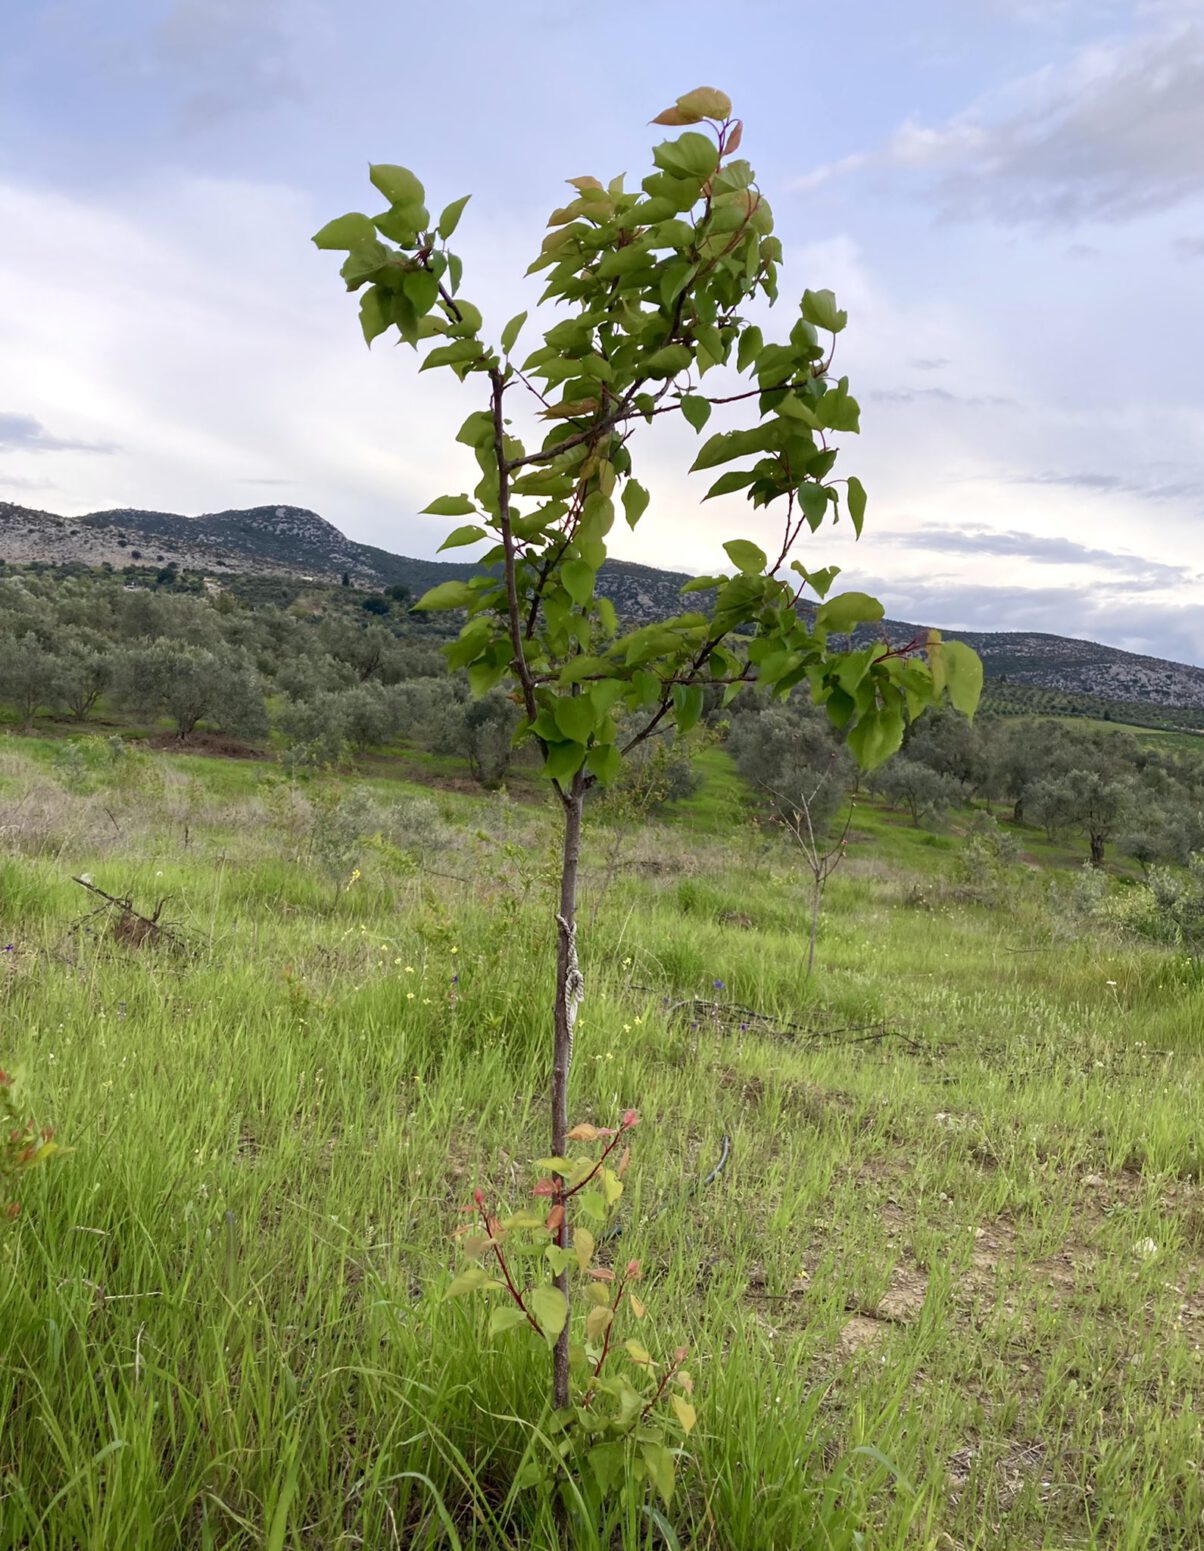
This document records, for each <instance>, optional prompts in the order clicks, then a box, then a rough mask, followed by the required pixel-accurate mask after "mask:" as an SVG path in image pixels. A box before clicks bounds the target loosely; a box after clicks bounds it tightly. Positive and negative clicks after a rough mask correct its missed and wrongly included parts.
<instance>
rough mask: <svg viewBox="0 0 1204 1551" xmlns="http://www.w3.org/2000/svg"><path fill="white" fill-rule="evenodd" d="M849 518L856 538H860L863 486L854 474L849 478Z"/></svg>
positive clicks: (863, 507) (862, 514) (863, 503)
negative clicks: (851, 520)
mask: <svg viewBox="0 0 1204 1551" xmlns="http://www.w3.org/2000/svg"><path fill="white" fill-rule="evenodd" d="M848 502H849V516H850V517H851V518H852V519H853V528H854V531H855V532H856V534H857V537H858V538H860V537H861V524H862V523H863V522H864V521H865V486H864V485H863V484H862V483H861V481H860V480H859V479H858V478H857V476H856V475H855V474H851V475H850V476H849V493H848Z"/></svg>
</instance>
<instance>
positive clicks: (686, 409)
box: [681, 394, 711, 431]
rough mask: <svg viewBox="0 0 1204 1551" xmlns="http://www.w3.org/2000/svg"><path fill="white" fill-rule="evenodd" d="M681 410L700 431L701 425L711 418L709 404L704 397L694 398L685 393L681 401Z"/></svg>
mask: <svg viewBox="0 0 1204 1551" xmlns="http://www.w3.org/2000/svg"><path fill="white" fill-rule="evenodd" d="M681 412H682V414H683V415H684V416H685V417H686V419H687V420H688V421H689V422H690V424H691V425H692V426H693V427H694V429H695V430H696V431H701V430H702V428H703V426H704V425H706V423H707V421H708V420H709V419H710V418H711V406H710V404H709V403H708V401H707V400H706V399H700V398H696V397H694V396H693V395H690V394H687V396H686V397H685V398H683V399H682V401H681Z"/></svg>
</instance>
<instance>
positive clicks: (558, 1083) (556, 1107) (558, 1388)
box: [552, 774, 585, 1410]
mask: <svg viewBox="0 0 1204 1551" xmlns="http://www.w3.org/2000/svg"><path fill="white" fill-rule="evenodd" d="M584 806H585V782H584V779H583V778H582V776H581V775H580V774H578V775H577V776H575V777H574V779H573V784H572V786H571V787H570V788H569V790H568V792H567V794H566V796H565V802H564V849H563V851H562V853H561V864H560V909H559V910H558V912H557V914H556V926H557V944H556V1006H555V1010H554V1014H553V1029H554V1042H553V1047H552V1153H553V1155H554V1156H555V1157H561V1156H562V1155H563V1153H564V1150H565V1146H566V1145H567V1144H566V1140H565V1138H566V1133H567V1132H568V1128H569V1070H570V1068H571V1066H572V1062H573V1025H574V1024H575V1023H576V1021H577V1007H578V1004H579V1003H580V1001H581V997H582V994H583V985H582V980H581V970H580V968H579V967H578V964H577V870H578V864H579V861H580V858H581V816H582V810H583V808H584ZM557 1240H558V1242H559V1244H560V1245H561V1247H562V1248H567V1247H568V1242H569V1225H568V1217H567V1214H566V1216H565V1220H564V1221H563V1222H562V1223H561V1224H560V1228H559V1230H558V1233H557ZM556 1285H557V1287H559V1288H560V1290H561V1292H562V1293H563V1294H564V1296H565V1300H566V1302H567V1300H568V1296H569V1279H568V1272H567V1271H562V1272H561V1273H560V1275H559V1276H558V1277H557V1278H556ZM568 1403H569V1327H568V1325H567V1324H566V1325H565V1327H564V1329H563V1330H562V1331H561V1332H560V1335H559V1337H558V1339H557V1341H556V1348H555V1351H554V1352H553V1354H552V1404H553V1405H554V1406H555V1407H556V1408H557V1409H558V1410H559V1409H561V1408H562V1407H564V1406H567V1405H568Z"/></svg>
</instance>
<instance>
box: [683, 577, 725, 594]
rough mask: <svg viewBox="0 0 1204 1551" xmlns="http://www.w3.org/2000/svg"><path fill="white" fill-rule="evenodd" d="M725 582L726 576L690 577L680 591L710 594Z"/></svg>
mask: <svg viewBox="0 0 1204 1551" xmlns="http://www.w3.org/2000/svg"><path fill="white" fill-rule="evenodd" d="M725 581H727V577H726V576H692V577H691V578H690V580H689V581H688V582H687V583H686V584H685V586H684V587H683V588H682V589H681V590H682V592H711V591H713V589H714V588H716V587H718V586H720V585H721V584H722V583H723V582H725Z"/></svg>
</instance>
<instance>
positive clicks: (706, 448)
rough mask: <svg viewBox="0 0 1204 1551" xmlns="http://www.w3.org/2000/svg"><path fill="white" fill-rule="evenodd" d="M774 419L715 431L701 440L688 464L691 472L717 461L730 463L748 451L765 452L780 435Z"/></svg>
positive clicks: (710, 465) (712, 465)
mask: <svg viewBox="0 0 1204 1551" xmlns="http://www.w3.org/2000/svg"><path fill="white" fill-rule="evenodd" d="M781 434H782V432H781V429H780V427H779V426H778V424H777V422H776V421H767V422H766V423H765V424H764V425H758V426H753V427H752V428H751V429H749V430H747V431H716V433H715V435H714V436H711V437H708V438H707V440H706V441H705V442H703V444H702V447H701V449H700V450H699V453H698V456H697V457H696V458H695V459H694V461H693V463H692V464H691V465H690V472H691V474H693V473H696V472H697V471H698V470H699V469H710V468H714V467H715V466H716V464H719V463H730V462H731V460H732V459H733V458H743V457H745V456H746V455H747V454H748V453H750V452H767V451H768V450H769V449H770V448H771V447H773V446H775V445H776V444H777V443H778V441H779V438H780V437H781Z"/></svg>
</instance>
